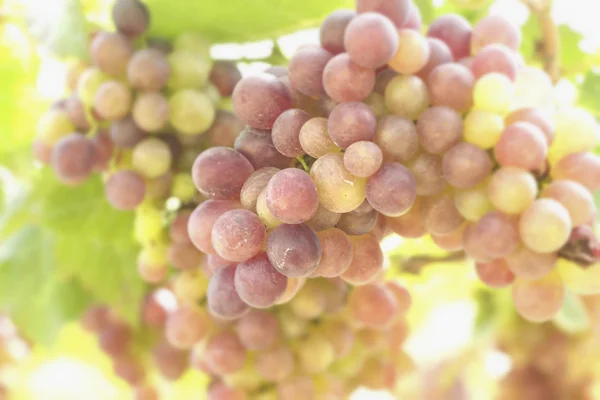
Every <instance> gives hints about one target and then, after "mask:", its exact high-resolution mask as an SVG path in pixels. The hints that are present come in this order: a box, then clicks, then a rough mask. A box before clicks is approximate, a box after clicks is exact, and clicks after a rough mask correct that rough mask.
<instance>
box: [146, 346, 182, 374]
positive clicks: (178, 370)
mask: <svg viewBox="0 0 600 400" xmlns="http://www.w3.org/2000/svg"><path fill="white" fill-rule="evenodd" d="M153 355H154V362H155V365H156V366H157V367H158V370H159V372H160V373H161V375H163V376H164V377H166V378H167V379H170V380H177V379H178V378H179V377H180V376H181V375H182V374H183V372H184V371H185V370H186V369H187V367H188V353H187V352H186V351H183V350H180V349H177V348H175V347H173V346H171V345H170V344H169V343H168V342H166V341H163V342H160V343H159V344H158V345H156V347H154V349H153Z"/></svg>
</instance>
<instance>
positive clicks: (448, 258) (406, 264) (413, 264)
mask: <svg viewBox="0 0 600 400" xmlns="http://www.w3.org/2000/svg"><path fill="white" fill-rule="evenodd" d="M466 258H467V256H466V254H465V252H464V251H457V252H455V253H450V254H448V255H445V256H440V257H432V256H414V257H409V258H405V259H401V260H399V262H398V264H399V265H400V266H401V268H402V271H403V272H406V273H409V274H414V275H416V274H418V273H420V272H421V270H422V269H423V268H425V267H426V266H428V265H429V264H436V263H447V262H454V261H462V260H465V259H466Z"/></svg>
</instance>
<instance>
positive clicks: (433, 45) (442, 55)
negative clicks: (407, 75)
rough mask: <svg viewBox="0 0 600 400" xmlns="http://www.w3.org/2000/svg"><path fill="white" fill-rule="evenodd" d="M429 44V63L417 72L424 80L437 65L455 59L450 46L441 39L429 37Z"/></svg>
mask: <svg viewBox="0 0 600 400" xmlns="http://www.w3.org/2000/svg"><path fill="white" fill-rule="evenodd" d="M427 45H428V46H429V58H428V59H427V64H425V65H424V66H423V68H421V69H420V70H419V71H418V72H417V74H416V75H417V76H418V77H419V78H421V79H423V80H424V81H427V78H428V77H429V74H430V73H431V71H433V70H434V69H435V67H437V66H438V65H442V64H447V63H451V62H452V61H454V58H453V57H452V52H451V51H450V48H449V47H448V46H447V45H446V43H444V42H442V41H441V40H439V39H436V38H427Z"/></svg>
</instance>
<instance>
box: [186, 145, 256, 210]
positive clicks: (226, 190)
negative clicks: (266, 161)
mask: <svg viewBox="0 0 600 400" xmlns="http://www.w3.org/2000/svg"><path fill="white" fill-rule="evenodd" d="M252 172H254V168H253V167H252V164H250V162H249V161H248V160H247V159H246V157H244V156H243V155H242V154H241V153H239V152H238V151H236V150H234V149H230V148H227V147H212V148H210V149H208V150H205V151H203V152H202V153H201V154H200V155H199V156H198V158H196V161H195V162H194V166H193V167H192V177H193V178H194V183H195V184H196V187H197V188H198V190H199V191H200V192H201V193H202V194H204V195H205V196H207V197H209V198H212V199H223V200H226V199H237V198H239V197H240V192H241V190H242V186H244V182H246V179H248V177H249V176H250V174H252Z"/></svg>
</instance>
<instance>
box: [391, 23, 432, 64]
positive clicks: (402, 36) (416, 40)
mask: <svg viewBox="0 0 600 400" xmlns="http://www.w3.org/2000/svg"><path fill="white" fill-rule="evenodd" d="M398 35H399V40H398V48H397V50H396V53H395V54H394V56H393V57H392V59H391V60H390V62H389V66H390V67H391V68H392V69H393V70H394V71H396V72H399V73H401V74H414V73H416V72H418V71H419V70H421V69H422V68H423V67H424V66H425V65H426V64H427V61H428V60H429V44H428V43H427V40H426V39H425V37H423V35H421V34H420V33H419V32H416V31H413V30H412V29H401V30H400V31H399V32H398Z"/></svg>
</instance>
